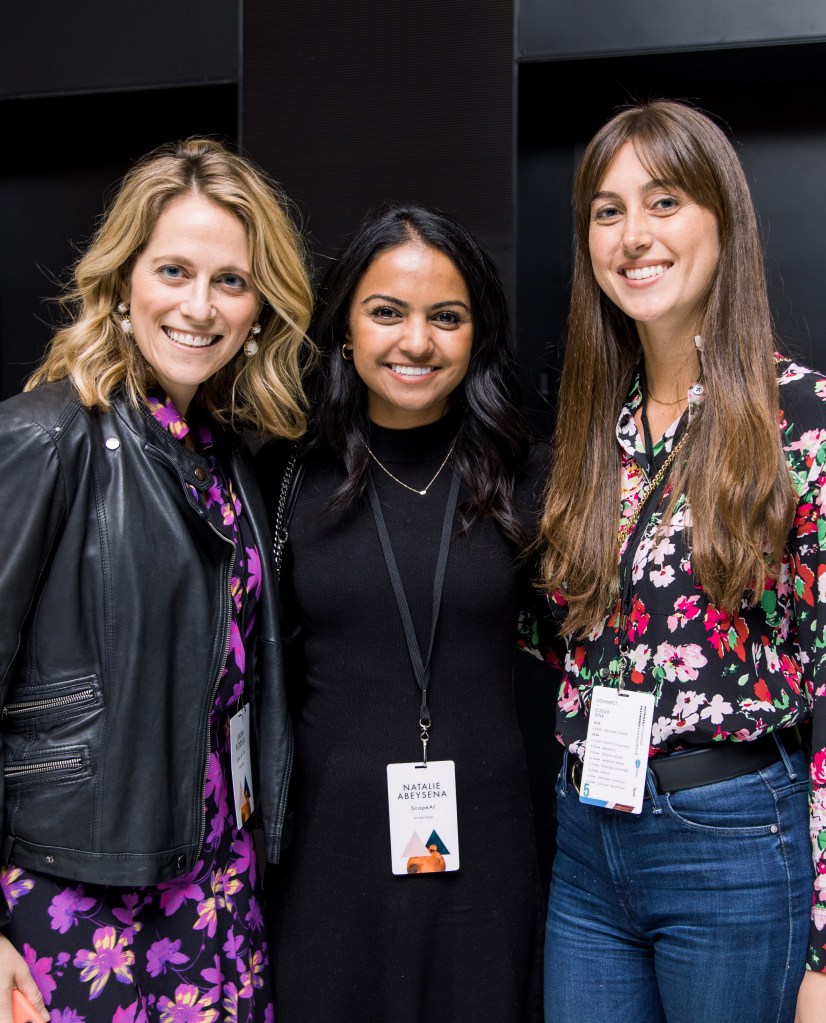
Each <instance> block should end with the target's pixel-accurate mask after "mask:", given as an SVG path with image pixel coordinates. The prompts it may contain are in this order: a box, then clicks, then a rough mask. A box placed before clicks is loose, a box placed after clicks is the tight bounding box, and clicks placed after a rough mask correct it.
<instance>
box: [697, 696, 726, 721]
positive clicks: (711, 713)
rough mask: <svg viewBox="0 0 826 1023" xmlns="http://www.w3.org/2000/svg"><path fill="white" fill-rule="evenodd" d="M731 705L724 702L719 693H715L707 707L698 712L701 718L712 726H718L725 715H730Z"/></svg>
mask: <svg viewBox="0 0 826 1023" xmlns="http://www.w3.org/2000/svg"><path fill="white" fill-rule="evenodd" d="M731 711H732V707H731V704H730V703H729V702H728V701H727V700H724V699H723V697H722V696H721V695H720V694H719V693H715V694H714V696H712V698H711V700H710V701H709V704H708V706H707V707H703V709H702V710H701V711H700V717H701V718H707V719H709V720H710V721H711V723H712V724H713V725H719V724H720V723H721V722H722V720H723V716H724V715H725V714H731Z"/></svg>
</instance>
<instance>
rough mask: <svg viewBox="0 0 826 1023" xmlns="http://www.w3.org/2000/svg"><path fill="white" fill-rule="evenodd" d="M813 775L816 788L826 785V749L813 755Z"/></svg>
mask: <svg viewBox="0 0 826 1023" xmlns="http://www.w3.org/2000/svg"><path fill="white" fill-rule="evenodd" d="M811 777H812V784H813V785H814V786H815V787H816V788H820V787H821V786H823V785H826V750H822V749H821V750H818V751H817V752H816V753H815V754H814V756H813V757H812V766H811Z"/></svg>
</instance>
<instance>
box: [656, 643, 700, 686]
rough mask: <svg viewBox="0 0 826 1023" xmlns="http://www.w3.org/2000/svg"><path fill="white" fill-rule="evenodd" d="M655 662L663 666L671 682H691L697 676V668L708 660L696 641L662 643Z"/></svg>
mask: <svg viewBox="0 0 826 1023" xmlns="http://www.w3.org/2000/svg"><path fill="white" fill-rule="evenodd" d="M654 663H655V664H657V665H660V666H661V667H662V668H663V670H664V671H665V677H666V678H667V679H668V680H669V682H673V681H675V680H677V681H679V682H689V681H693V680H694V679H695V678H697V669H698V668H702V666H703V665H704V664H708V661H707V660H706V658H705V657H704V656H703V653H702V651H701V650H700V648H699V646H697V644H696V643H686V644H684V645H683V646H672V645H671V644H670V643H661V644H660V646H659V647H658V648H657V652H656V654H655V655H654Z"/></svg>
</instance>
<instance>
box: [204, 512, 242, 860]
mask: <svg viewBox="0 0 826 1023" xmlns="http://www.w3.org/2000/svg"><path fill="white" fill-rule="evenodd" d="M205 522H206V524H207V525H208V526H209V528H210V529H211V530H212V532H213V533H215V535H216V536H219V537H220V538H221V539H222V540H223V541H224V543H227V544H229V545H230V547H231V548H232V553H231V554H230V558H229V571H228V572H227V587H226V594H227V604H226V609H225V611H226V619H227V624H226V632H225V636H224V653H223V656H222V657H221V666H220V667H219V669H218V674H217V675H216V676H215V681H214V682H213V683H212V692H211V695H210V699H209V714H211V713H212V707H213V705H214V703H215V696H216V694H217V693H218V686H219V684H220V682H221V676H222V675H223V674H224V668H225V667H226V664H227V658H228V657H229V640H230V635H231V632H232V611H231V610H230V608H231V606H232V569H233V566H234V565H235V544H234V543H233V542H232V540H230V539H229V538H228V537H226V536H224V534H223V533H222V532H221V530H220V529H217V528H216V527H215V526H213V524H212V523H211V522H210V521H209V519H208V518H205ZM211 752H212V737H211V734H210V727H209V717H207V736H206V756H205V758H204V767H203V773H202V775H201V788H200V791H199V796H200V807H201V809H200V815H199V819H200V822H201V825H200V831H199V835H198V851H199V852H200V849H201V846H202V845H203V843H204V835H205V834H206V804H205V803H204V792H205V790H206V780H207V771H208V770H209V755H210V753H211Z"/></svg>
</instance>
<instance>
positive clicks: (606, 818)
mask: <svg viewBox="0 0 826 1023" xmlns="http://www.w3.org/2000/svg"><path fill="white" fill-rule="evenodd" d="M574 201H575V208H576V230H577V239H576V240H577V246H576V262H575V270H574V280H573V291H572V301H571V310H570V317H569V324H568V339H567V348H566V353H565V363H564V369H563V374H562V381H561V388H560V396H559V415H558V423H557V427H556V431H555V438H554V455H553V465H552V470H551V475H550V480H551V484H550V486H549V488H548V491H547V496H546V507H545V514H544V519H543V527H542V535H543V542H544V552H543V585H544V588H545V589H546V591H547V593H548V595H549V600H550V602H551V604H552V606H553V607H554V608H555V611H556V614H557V616H558V618H559V620H560V622H561V629H562V632H563V633H564V637H565V644H566V653H565V661H564V677H563V681H562V685H561V688H560V694H559V702H558V708H559V709H558V715H557V732H558V737H559V739H560V741H561V742H562V743H563V744H564V746H565V759H564V763H563V769H562V772H561V774H560V780H559V785H558V795H559V804H558V832H557V848H558V851H557V855H556V859H555V863H554V875H553V882H552V889H551V898H550V905H549V911H548V925H547V934H546V939H547V940H546V985H545V987H546V992H545V1004H546V1019H547V1020H548V1021H553V1023H561V1021H565V1023H567V1021H573V1020H582V1019H587V1020H594V1019H603V1018H608V1017H609V1016H610V1017H611V1018H612V1019H614V1020H617V1021H629V1023H632V1021H634V1023H636V1021H639V1020H642V1019H644V1020H646V1021H649V1023H654V1021H668V1023H676V1021H689V1020H698V1019H706V1020H710V1019H722V1018H725V1019H726V1020H728V1021H735V1020H742V1021H743V1023H745V1021H750V1023H753V1021H755V1020H788V1021H791V1020H792V1019H794V1018H795V1006H796V1005H797V1013H798V1016H797V1019H798V1020H801V1021H802V1020H806V1021H810V1020H816V1019H824V1018H826V1015H824V1013H826V990H824V989H826V982H824V981H822V980H821V979H820V974H821V971H823V970H824V969H826V949H824V943H825V942H826V931H824V927H826V888H824V885H823V879H824V876H826V807H824V800H826V748H824V747H826V721H825V720H824V717H825V715H824V711H823V709H822V703H823V694H824V691H826V677H825V676H824V674H823V667H822V660H823V657H822V652H823V650H824V648H826V592H824V589H823V588H822V584H821V583H820V580H821V579H823V578H826V519H824V518H822V517H821V514H822V510H824V509H826V472H824V470H823V468H822V466H823V463H824V462H826V406H824V399H826V379H824V378H823V377H822V376H821V375H820V374H817V373H814V372H812V371H811V370H809V369H807V368H805V367H801V366H798V365H795V364H794V363H792V362H790V360H788V359H785V358H782V357H780V356H779V355H777V354H776V348H777V344H776V341H775V338H774V334H773V330H772V324H771V318H770V313H769V306H768V300H767V293H766V283H765V273H764V268H763V260H762V253H761V246H760V240H759V234H758V229H757V222H756V215H755V211H754V207H753V204H752V199H751V196H750V193H749V188H748V185H747V182H746V179H745V175H744V173H743V170H742V167H741V165H740V162H739V160H738V157H737V155H736V153H735V151H734V149H733V147H732V145H731V143H730V142H729V140H728V138H727V137H726V135H725V133H724V132H723V131H722V130H721V129H720V128H719V127H718V126H717V125H716V124H715V122H714V121H713V119H712V118H711V117H709V116H707V115H706V114H704V113H702V112H700V111H699V110H697V109H696V108H695V107H693V106H691V105H689V104H686V103H678V102H673V101H656V102H651V103H647V104H643V105H640V106H637V107H633V108H629V109H625V110H623V111H621V112H620V113H618V114H617V115H616V116H614V117H613V118H612V119H611V120H610V121H609V122H608V123H607V124H606V125H604V126H603V128H601V129H600V131H599V132H598V133H597V134H596V135H595V136H594V138H593V139H592V140H591V142H590V143H589V145H588V147H587V148H586V150H585V153H584V156H583V159H582V161H581V163H580V166H579V168H578V171H577V174H576V180H575V185H574ZM778 424H779V428H778ZM801 730H802V731H803V733H804V734H805V737H806V739H810V740H811V750H810V760H809V770H810V773H811V778H809V777H808V772H807V751H806V749H805V746H804V743H803V741H802V736H801ZM807 797H808V805H807ZM810 829H811V836H812V840H813V848H814V865H815V873H814V874H813V870H812V845H811V844H810V841H809V830H810ZM813 878H814V883H813ZM804 973H805V977H804ZM801 982H802V983H801ZM798 992H799V995H798Z"/></svg>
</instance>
